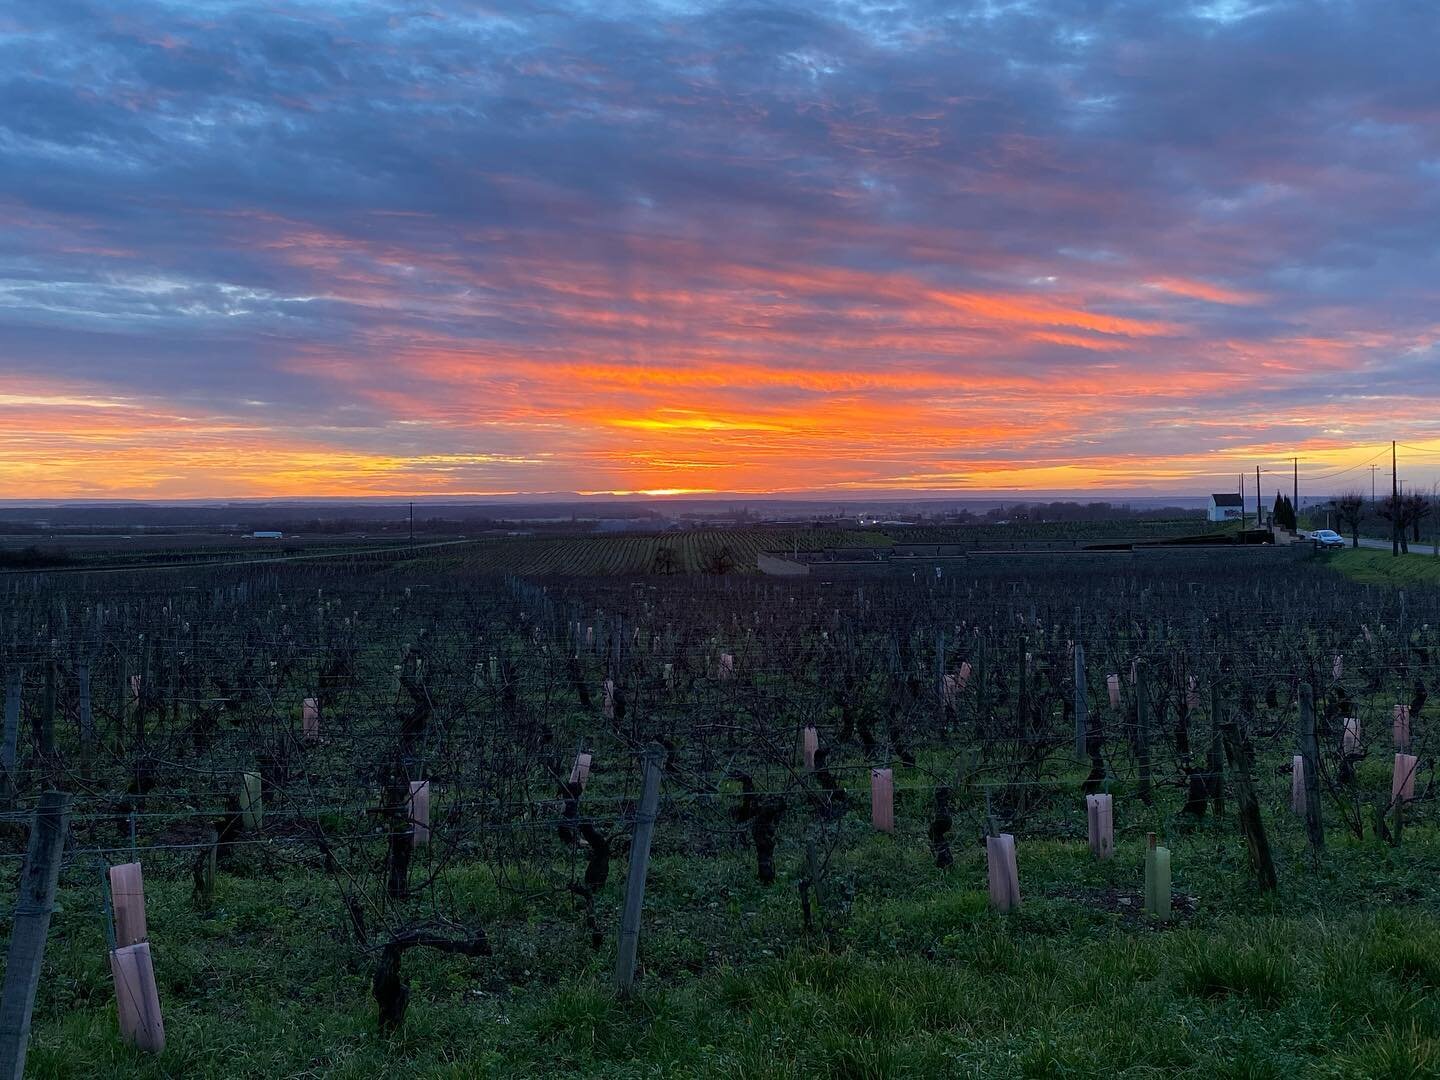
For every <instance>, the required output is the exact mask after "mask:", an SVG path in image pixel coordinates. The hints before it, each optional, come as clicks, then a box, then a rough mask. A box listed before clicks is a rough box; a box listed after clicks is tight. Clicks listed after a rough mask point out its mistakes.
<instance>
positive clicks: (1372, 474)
mask: <svg viewBox="0 0 1440 1080" xmlns="http://www.w3.org/2000/svg"><path fill="white" fill-rule="evenodd" d="M1379 468H1380V466H1379V465H1371V466H1370V506H1371V507H1372V508H1373V507H1374V506H1375V473H1376V470H1378V469H1379Z"/></svg>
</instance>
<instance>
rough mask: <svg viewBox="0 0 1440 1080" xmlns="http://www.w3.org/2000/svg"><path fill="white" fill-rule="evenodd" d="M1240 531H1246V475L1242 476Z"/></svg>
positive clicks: (1242, 474)
mask: <svg viewBox="0 0 1440 1080" xmlns="http://www.w3.org/2000/svg"><path fill="white" fill-rule="evenodd" d="M1240 531H1241V532H1244V531H1245V474H1244V473H1243V472H1242V473H1241V474H1240Z"/></svg>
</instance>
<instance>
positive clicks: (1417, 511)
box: [1400, 491, 1434, 544]
mask: <svg viewBox="0 0 1440 1080" xmlns="http://www.w3.org/2000/svg"><path fill="white" fill-rule="evenodd" d="M1400 508H1401V511H1402V513H1403V517H1402V518H1401V519H1400V520H1401V523H1402V527H1403V526H1404V525H1409V526H1410V529H1411V534H1410V538H1411V539H1412V540H1414V542H1415V543H1417V544H1418V543H1419V542H1420V525H1421V523H1422V522H1423V521H1424V520H1425V519H1426V518H1427V517H1429V516H1430V513H1431V511H1432V510H1433V509H1434V507H1433V506H1431V504H1430V500H1429V498H1428V497H1427V496H1426V495H1425V493H1424V492H1422V491H1412V492H1411V493H1410V494H1409V495H1406V496H1405V498H1404V499H1403V500H1401V504H1400Z"/></svg>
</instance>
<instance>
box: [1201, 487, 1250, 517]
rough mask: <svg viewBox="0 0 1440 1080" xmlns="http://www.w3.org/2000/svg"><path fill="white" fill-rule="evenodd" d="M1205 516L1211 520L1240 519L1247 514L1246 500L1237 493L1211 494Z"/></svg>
mask: <svg viewBox="0 0 1440 1080" xmlns="http://www.w3.org/2000/svg"><path fill="white" fill-rule="evenodd" d="M1205 516H1206V517H1207V518H1208V519H1209V520H1210V521H1239V520H1240V519H1241V518H1242V517H1244V516H1245V500H1244V499H1242V498H1241V497H1240V496H1239V495H1238V494H1236V495H1211V496H1210V507H1209V509H1208V510H1207V511H1206V514H1205Z"/></svg>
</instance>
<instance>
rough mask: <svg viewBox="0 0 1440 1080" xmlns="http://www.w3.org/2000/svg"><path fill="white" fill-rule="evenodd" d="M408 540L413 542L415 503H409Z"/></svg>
mask: <svg viewBox="0 0 1440 1080" xmlns="http://www.w3.org/2000/svg"><path fill="white" fill-rule="evenodd" d="M410 542H411V543H412V544H413V543H414V542H415V504H414V503H413V502H412V503H411V504H410Z"/></svg>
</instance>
